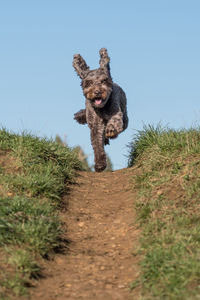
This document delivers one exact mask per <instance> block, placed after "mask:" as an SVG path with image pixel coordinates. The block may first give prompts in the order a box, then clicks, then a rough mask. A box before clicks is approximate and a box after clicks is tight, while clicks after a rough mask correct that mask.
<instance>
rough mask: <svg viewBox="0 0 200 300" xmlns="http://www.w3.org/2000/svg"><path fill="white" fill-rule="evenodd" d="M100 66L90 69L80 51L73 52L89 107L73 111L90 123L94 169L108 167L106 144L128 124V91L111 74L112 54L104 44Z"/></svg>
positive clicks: (83, 120)
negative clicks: (109, 54) (114, 80)
mask: <svg viewBox="0 0 200 300" xmlns="http://www.w3.org/2000/svg"><path fill="white" fill-rule="evenodd" d="M99 54H100V61H99V64H100V68H99V69H96V70H90V69H89V67H88V66H87V64H86V62H85V60H84V59H83V58H82V57H81V55H80V54H76V55H74V59H73V66H74V69H75V70H76V72H77V74H78V75H79V76H80V78H81V79H82V82H81V86H82V89H83V93H84V96H85V98H86V109H82V110H80V111H79V112H77V113H76V114H74V119H75V120H76V121H77V122H78V123H80V124H86V123H87V124H88V126H89V128H90V136H91V143H92V147H93V149H94V157H95V171H97V172H101V171H103V170H104V169H105V168H106V154H105V150H104V145H107V144H109V139H113V138H116V137H117V136H118V134H119V133H121V132H122V131H124V130H125V129H126V128H127V126H128V116H127V108H126V95H125V93H124V91H123V90H122V88H121V87H120V86H118V85H117V84H116V83H113V81H112V78H111V75H110V64H109V63H110V58H109V56H108V53H107V50H106V49H105V48H102V49H100V51H99Z"/></svg>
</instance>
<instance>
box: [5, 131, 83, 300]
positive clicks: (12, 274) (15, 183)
mask: <svg viewBox="0 0 200 300" xmlns="http://www.w3.org/2000/svg"><path fill="white" fill-rule="evenodd" d="M81 169H82V164H81V162H80V161H79V159H78V157H77V154H76V153H75V151H73V150H72V149H70V148H69V147H66V146H63V145H61V144H58V143H55V142H53V141H52V140H48V139H45V138H44V139H40V138H38V137H35V136H32V135H30V134H26V133H23V134H22V135H17V134H14V133H10V132H8V131H6V130H5V129H2V130H0V253H1V255H0V256H1V257H2V259H1V265H2V266H1V269H0V297H1V299H6V298H9V295H11V296H12V295H17V296H20V295H23V294H24V293H26V286H28V285H30V281H31V279H32V278H37V277H38V276H39V274H40V263H39V262H40V261H41V259H42V258H46V257H48V256H49V255H51V254H53V252H54V249H58V248H59V247H60V246H61V238H62V234H63V229H62V224H61V220H60V219H59V216H58V212H59V207H60V204H61V197H62V195H63V194H64V193H65V192H66V190H67V189H68V187H69V185H70V184H71V183H73V181H74V178H75V175H76V172H77V171H78V170H81Z"/></svg>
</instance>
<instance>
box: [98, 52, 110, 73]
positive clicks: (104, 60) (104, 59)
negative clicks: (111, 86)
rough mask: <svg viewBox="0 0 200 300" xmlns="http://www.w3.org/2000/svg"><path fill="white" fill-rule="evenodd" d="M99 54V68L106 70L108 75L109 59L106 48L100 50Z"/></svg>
mask: <svg viewBox="0 0 200 300" xmlns="http://www.w3.org/2000/svg"><path fill="white" fill-rule="evenodd" d="M99 54H100V61H99V64H100V68H102V69H107V70H108V72H109V73H110V57H109V56H108V52H107V49H106V48H101V49H100V50H99Z"/></svg>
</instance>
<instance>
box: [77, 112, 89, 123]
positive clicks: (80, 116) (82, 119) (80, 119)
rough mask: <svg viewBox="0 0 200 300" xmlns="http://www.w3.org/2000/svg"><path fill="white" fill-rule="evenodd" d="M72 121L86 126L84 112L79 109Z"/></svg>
mask: <svg viewBox="0 0 200 300" xmlns="http://www.w3.org/2000/svg"><path fill="white" fill-rule="evenodd" d="M74 120H76V121H77V122H78V123H79V124H87V120H86V110H85V109H81V110H79V111H78V112H77V113H75V114H74Z"/></svg>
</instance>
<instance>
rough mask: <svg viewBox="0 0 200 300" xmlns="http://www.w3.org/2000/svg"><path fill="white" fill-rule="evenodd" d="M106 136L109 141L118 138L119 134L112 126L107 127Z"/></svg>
mask: <svg viewBox="0 0 200 300" xmlns="http://www.w3.org/2000/svg"><path fill="white" fill-rule="evenodd" d="M105 136H106V138H109V139H114V138H116V137H117V136H118V132H117V130H116V129H115V127H114V126H113V125H112V124H109V125H108V126H107V128H106V132H105Z"/></svg>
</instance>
